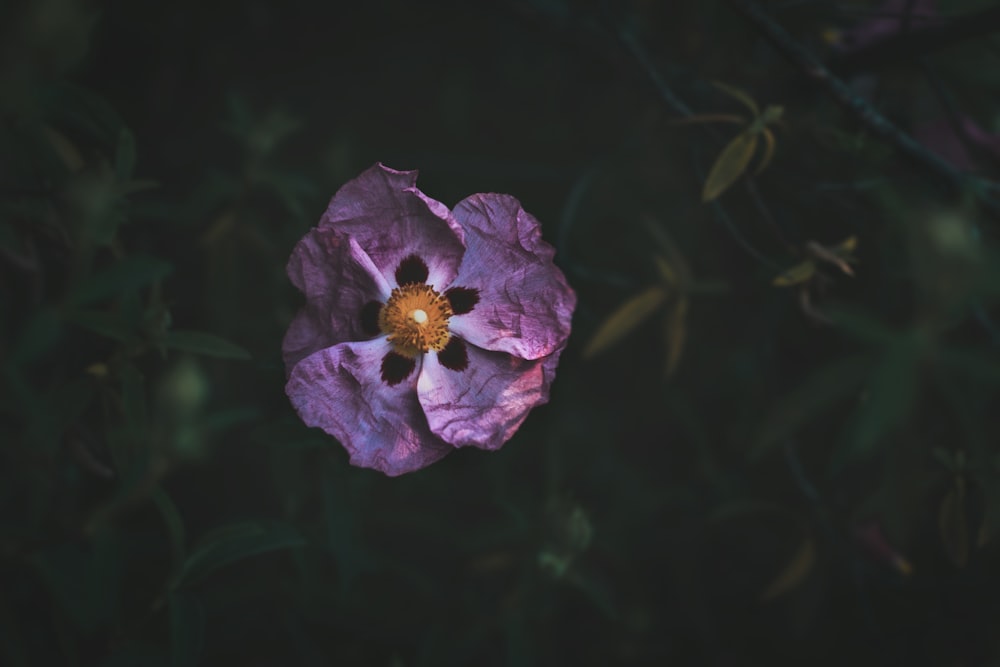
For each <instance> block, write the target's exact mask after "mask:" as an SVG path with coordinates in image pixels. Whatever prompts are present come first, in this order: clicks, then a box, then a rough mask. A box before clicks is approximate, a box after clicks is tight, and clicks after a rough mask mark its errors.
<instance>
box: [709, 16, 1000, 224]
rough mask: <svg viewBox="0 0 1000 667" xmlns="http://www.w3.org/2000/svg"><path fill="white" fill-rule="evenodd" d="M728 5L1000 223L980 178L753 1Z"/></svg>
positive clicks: (998, 207) (863, 119) (864, 120)
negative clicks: (890, 115)
mask: <svg viewBox="0 0 1000 667" xmlns="http://www.w3.org/2000/svg"><path fill="white" fill-rule="evenodd" d="M728 2H729V4H730V5H732V6H733V8H734V9H736V11H738V12H739V13H740V14H742V15H743V16H744V17H746V18H747V19H748V20H749V21H750V22H751V23H752V24H753V25H754V26H756V27H757V29H758V30H759V31H760V32H761V33H763V34H764V36H765V37H766V38H767V39H768V41H769V42H770V43H771V45H772V46H773V47H774V48H775V49H776V50H777V51H778V52H779V53H780V54H781V55H782V56H784V57H785V58H786V59H788V60H789V61H791V62H792V63H793V64H794V65H795V66H796V67H798V68H799V70H801V71H802V73H803V74H805V75H806V76H807V77H809V78H810V79H812V80H814V81H816V82H817V83H819V84H820V85H822V86H823V88H825V89H826V91H827V93H829V94H830V96H831V97H833V99H834V100H836V101H837V103H839V104H840V105H841V106H842V107H844V109H846V110H847V111H848V112H849V113H850V114H851V115H852V116H854V118H855V119H856V120H857V121H858V122H860V123H861V124H862V125H864V126H865V127H866V128H867V129H868V130H869V131H870V132H871V133H872V134H874V135H875V136H877V137H880V138H881V139H882V140H883V141H886V142H888V143H890V144H892V145H893V146H895V148H896V150H897V151H898V152H899V153H901V154H902V155H903V156H904V157H906V158H907V159H909V160H910V161H911V162H912V163H913V164H914V165H915V166H918V167H920V168H921V169H922V170H923V171H924V172H925V173H927V174H928V175H931V176H934V177H935V178H937V179H940V180H941V181H943V182H944V183H945V185H946V186H947V187H948V189H949V190H950V192H951V193H952V194H956V193H963V192H965V191H967V190H970V189H971V190H972V191H973V192H974V193H975V194H976V195H977V196H978V198H979V201H980V203H981V204H982V206H983V208H984V209H986V210H987V211H988V212H989V213H990V215H991V216H992V217H993V218H995V219H998V220H1000V203H998V202H997V201H996V200H995V199H993V198H992V197H990V196H989V195H988V194H987V193H986V191H985V189H984V188H983V187H981V185H980V184H979V183H978V181H977V179H974V178H970V177H968V176H967V175H966V174H964V173H963V172H962V171H960V170H959V169H957V168H956V167H955V166H953V165H952V164H950V163H949V162H947V161H946V160H943V159H941V158H940V157H939V156H937V155H936V154H935V153H933V152H931V151H929V150H927V149H926V148H925V147H924V146H923V145H921V144H920V143H919V142H917V141H916V140H914V139H913V137H911V136H910V135H908V134H907V133H905V132H903V131H902V130H900V129H899V128H898V127H896V126H895V125H893V124H892V123H891V122H889V120H888V119H887V118H886V117H885V116H883V115H882V114H880V113H879V112H878V111H876V110H875V108H874V107H872V106H871V105H870V104H869V103H868V102H866V101H865V100H864V99H862V98H861V97H859V96H858V95H856V94H855V93H854V91H853V90H851V88H850V87H849V86H848V85H847V84H846V83H844V82H843V81H842V80H840V79H839V78H837V77H836V76H834V74H833V73H832V72H830V70H829V69H827V68H826V67H825V66H824V65H823V64H822V63H821V62H819V60H817V59H816V58H815V57H814V56H813V55H812V54H811V53H809V51H807V50H806V49H805V48H804V47H803V46H802V45H800V44H799V43H798V42H797V41H795V40H794V39H792V37H791V36H790V35H789V34H788V33H787V32H786V31H785V29H784V28H782V27H781V26H780V25H778V24H777V23H775V22H774V21H773V20H772V19H771V17H770V16H768V15H767V13H766V12H765V11H764V10H763V9H761V7H760V5H758V4H757V3H756V2H754V1H753V0H728Z"/></svg>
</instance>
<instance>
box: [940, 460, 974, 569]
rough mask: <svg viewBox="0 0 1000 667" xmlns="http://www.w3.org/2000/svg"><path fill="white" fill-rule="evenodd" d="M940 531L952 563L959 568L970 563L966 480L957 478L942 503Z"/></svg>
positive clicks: (942, 541)
mask: <svg viewBox="0 0 1000 667" xmlns="http://www.w3.org/2000/svg"><path fill="white" fill-rule="evenodd" d="M938 531H939V532H940V535H941V543H942V544H943V545H944V549H945V551H946V552H947V553H948V557H949V558H950V559H951V562H952V563H954V564H955V565H956V566H957V567H965V565H966V564H967V563H968V562H969V526H968V519H967V516H966V507H965V480H964V479H963V478H962V477H961V476H956V477H955V485H954V486H953V487H952V488H951V489H949V490H948V493H946V494H945V496H944V498H943V499H942V501H941V507H940V508H939V509H938Z"/></svg>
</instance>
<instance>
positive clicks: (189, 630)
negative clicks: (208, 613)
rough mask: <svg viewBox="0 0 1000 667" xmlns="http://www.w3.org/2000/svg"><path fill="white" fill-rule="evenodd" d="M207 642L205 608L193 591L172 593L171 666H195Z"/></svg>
mask: <svg viewBox="0 0 1000 667" xmlns="http://www.w3.org/2000/svg"><path fill="white" fill-rule="evenodd" d="M204 643H205V608H204V607H203V606H202V604H201V602H199V601H198V598H197V597H195V596H194V595H193V594H192V593H187V592H183V591H175V592H173V593H171V594H170V667H195V666H196V665H197V664H198V662H199V658H200V657H201V652H202V646H203V645H204Z"/></svg>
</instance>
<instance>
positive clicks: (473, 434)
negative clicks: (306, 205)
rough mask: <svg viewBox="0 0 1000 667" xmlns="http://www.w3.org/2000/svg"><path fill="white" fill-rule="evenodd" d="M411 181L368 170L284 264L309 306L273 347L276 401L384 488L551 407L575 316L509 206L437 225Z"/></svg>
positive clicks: (569, 293)
mask: <svg viewBox="0 0 1000 667" xmlns="http://www.w3.org/2000/svg"><path fill="white" fill-rule="evenodd" d="M416 180H417V172H415V171H395V170H393V169H389V168H388V167H385V166H383V165H381V164H376V165H375V166H374V167H372V168H371V169H368V170H367V171H365V172H364V173H362V174H361V175H360V176H358V177H357V178H356V179H354V180H353V181H350V182H349V183H347V184H346V185H344V186H343V187H342V188H341V189H340V190H339V191H338V192H337V194H336V195H334V197H333V199H332V200H331V201H330V205H329V206H328V207H327V210H326V213H325V214H324V215H323V218H322V219H321V220H320V223H319V225H318V226H317V227H314V228H313V229H311V230H310V231H309V232H308V233H307V234H306V235H305V237H304V238H303V239H302V240H301V241H299V243H298V245H297V246H295V249H294V250H293V251H292V256H291V259H289V261H288V275H289V277H290V278H291V280H292V282H293V283H294V284H295V286H296V287H298V288H299V289H300V290H302V292H303V293H304V294H305V295H306V304H305V307H304V308H303V309H302V310H301V311H300V312H299V314H298V315H297V316H296V318H295V319H294V320H293V321H292V324H291V325H290V326H289V328H288V333H287V334H286V335H285V340H284V342H283V344H282V350H283V353H284V358H285V366H286V370H287V372H288V383H287V385H286V386H285V391H286V393H287V394H288V397H289V398H290V399H291V402H292V404H293V405H294V406H295V409H296V410H297V411H298V413H299V416H300V417H301V418H302V420H303V421H304V422H305V423H306V424H308V425H309V426H315V427H319V428H321V429H323V430H324V431H326V432H327V433H329V434H330V435H333V436H334V437H336V438H337V439H338V440H340V442H341V443H342V444H343V446H344V447H345V449H347V451H348V452H349V453H350V456H351V463H352V464H354V465H356V466H362V467H366V468H375V469H377V470H381V471H382V472H384V473H385V474H387V475H401V474H403V473H406V472H411V471H413V470H418V469H420V468H423V467H424V466H427V465H430V464H431V463H433V462H435V461H437V460H438V459H440V458H442V457H443V456H444V455H445V454H447V453H448V452H450V451H451V450H452V449H453V448H455V447H464V446H467V445H471V446H474V447H479V448H482V449H490V450H493V449H498V448H499V447H500V446H501V445H503V444H504V443H505V442H506V441H507V440H508V439H509V438H510V437H511V436H512V435H513V434H514V432H515V431H516V430H517V428H518V427H519V426H520V425H521V423H522V422H523V421H524V419H525V417H527V415H528V412H529V411H530V410H531V409H532V408H533V407H535V406H536V405H540V404H542V403H545V402H546V401H548V397H549V385H550V384H551V383H552V379H553V377H554V376H555V369H556V365H557V363H558V360H559V354H560V353H561V352H562V350H563V348H564V347H565V345H566V339H567V338H568V336H569V331H570V318H571V316H572V314H573V308H574V307H575V306H576V295H575V294H574V293H573V290H572V289H570V287H569V285H568V284H567V283H566V279H565V278H564V277H563V274H562V272H561V271H560V270H559V269H558V268H557V267H556V266H555V265H554V264H553V263H552V257H553V255H554V253H555V251H554V249H553V248H552V246H550V245H549V244H548V243H546V242H545V241H543V240H542V238H541V230H540V228H539V225H538V221H537V220H535V218H533V217H532V216H531V215H529V214H528V213H526V212H525V211H524V210H523V209H522V208H521V204H520V203H519V202H518V201H517V200H516V199H515V198H513V197H511V196H509V195H501V194H476V195H472V196H471V197H467V198H466V199H464V200H462V201H461V202H459V203H458V205H457V206H456V207H455V208H454V210H452V211H449V210H448V208H447V207H446V206H445V205H444V204H442V203H441V202H438V201H435V200H433V199H431V198H429V197H427V196H426V195H425V194H423V193H422V192H420V190H418V189H417V188H416V186H415V183H416Z"/></svg>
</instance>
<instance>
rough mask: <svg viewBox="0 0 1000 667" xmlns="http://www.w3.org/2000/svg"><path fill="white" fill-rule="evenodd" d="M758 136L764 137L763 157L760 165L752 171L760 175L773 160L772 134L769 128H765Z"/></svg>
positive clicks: (773, 142)
mask: <svg viewBox="0 0 1000 667" xmlns="http://www.w3.org/2000/svg"><path fill="white" fill-rule="evenodd" d="M760 134H761V136H763V137H764V155H763V156H761V158H760V163H759V164H758V165H757V169H755V170H754V174H760V173H762V172H763V171H764V170H765V169H767V166H768V165H769V164H771V160H773V159H774V148H775V140H774V132H772V131H771V128H769V127H765V128H763V129H762V130H761V131H760Z"/></svg>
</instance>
